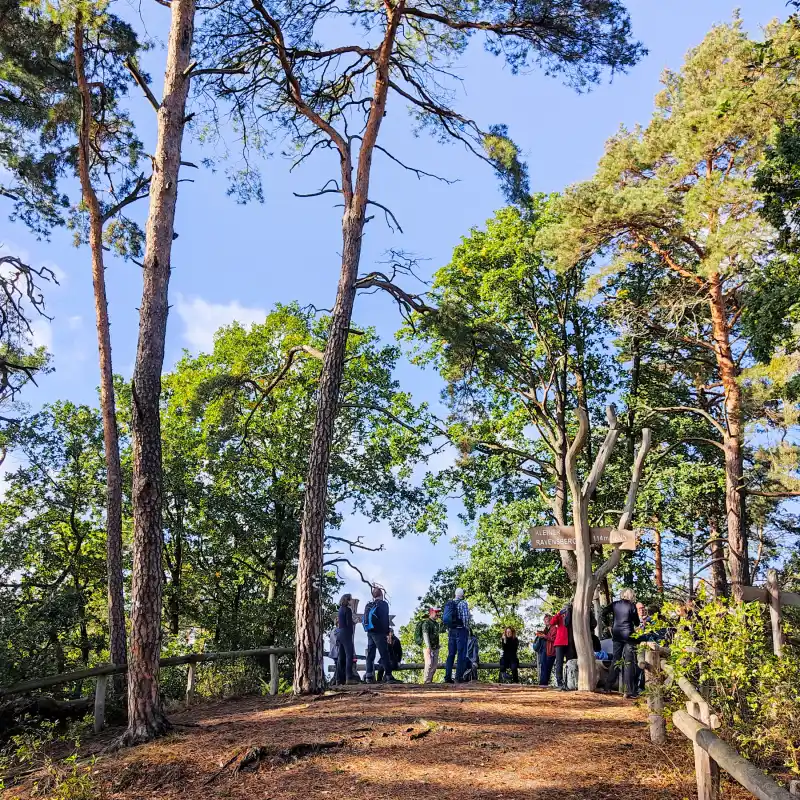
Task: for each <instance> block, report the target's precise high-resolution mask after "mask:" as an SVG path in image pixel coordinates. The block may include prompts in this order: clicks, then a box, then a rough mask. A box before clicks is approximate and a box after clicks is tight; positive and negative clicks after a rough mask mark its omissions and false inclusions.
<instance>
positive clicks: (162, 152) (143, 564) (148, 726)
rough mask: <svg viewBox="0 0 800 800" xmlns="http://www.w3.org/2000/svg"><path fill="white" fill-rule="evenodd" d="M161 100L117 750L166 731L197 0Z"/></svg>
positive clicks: (137, 397)
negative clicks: (168, 358)
mask: <svg viewBox="0 0 800 800" xmlns="http://www.w3.org/2000/svg"><path fill="white" fill-rule="evenodd" d="M170 7H171V12H172V20H171V23H170V31H169V42H168V45H167V67H166V75H165V80H164V99H163V101H162V103H161V106H160V108H159V111H158V138H157V142H156V149H155V154H154V157H153V178H152V181H151V183H150V212H149V215H148V218H147V226H146V229H145V255H144V269H143V274H144V287H143V291H142V302H141V307H140V312H139V342H138V347H137V351H136V364H135V367H134V372H133V385H132V394H133V402H132V411H133V415H132V416H133V424H132V430H133V585H132V592H131V604H132V607H131V658H130V667H129V670H128V730H127V731H126V733H125V735H124V736H123V739H122V742H123V744H128V745H130V744H136V743H138V742H145V741H148V740H150V739H152V738H154V737H156V736H159V735H160V734H163V733H164V732H165V731H166V730H167V729H168V727H169V723H168V722H167V719H166V717H165V716H164V712H163V710H162V707H161V698H160V696H159V689H158V659H159V655H160V649H161V610H162V592H163V565H162V561H161V559H162V551H163V532H162V505H161V504H162V489H163V473H162V462H161V423H160V417H159V401H160V398H161V370H162V367H163V364H164V345H165V339H166V333H167V313H168V309H169V306H168V299H167V295H168V287H169V277H170V256H171V253H172V240H173V233H174V229H175V225H174V223H175V205H176V202H177V197H178V173H179V170H180V161H181V145H182V142H183V128H184V124H185V117H186V98H187V95H188V90H189V77H188V75H187V70H188V67H189V59H190V55H191V48H192V38H193V34H194V15H195V0H172V2H171V3H170Z"/></svg>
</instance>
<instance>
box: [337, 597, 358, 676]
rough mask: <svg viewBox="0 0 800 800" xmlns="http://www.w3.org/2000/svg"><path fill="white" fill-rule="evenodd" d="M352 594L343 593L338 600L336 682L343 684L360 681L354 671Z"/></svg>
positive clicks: (354, 625) (354, 626)
mask: <svg viewBox="0 0 800 800" xmlns="http://www.w3.org/2000/svg"><path fill="white" fill-rule="evenodd" d="M351 599H352V595H350V594H343V595H342V599H341V600H339V615H338V619H337V623H336V631H337V639H338V642H339V655H338V658H337V659H336V682H337V683H338V684H339V685H340V686H343V685H344V684H345V683H349V684H355V683H361V679H360V678H359V677H358V674H357V673H356V671H355V667H354V666H353V662H354V661H355V647H354V646H353V637H354V636H355V632H356V624H355V622H354V621H353V609H352V608H351V607H350V601H351Z"/></svg>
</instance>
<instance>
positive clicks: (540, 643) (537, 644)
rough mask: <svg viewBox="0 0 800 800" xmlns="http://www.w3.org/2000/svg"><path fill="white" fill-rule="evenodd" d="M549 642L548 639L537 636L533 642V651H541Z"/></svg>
mask: <svg viewBox="0 0 800 800" xmlns="http://www.w3.org/2000/svg"><path fill="white" fill-rule="evenodd" d="M546 644H547V640H546V639H542V638H541V636H537V637H536V639H534V642H533V652H534V653H541V652H542V650H544V648H545V645H546Z"/></svg>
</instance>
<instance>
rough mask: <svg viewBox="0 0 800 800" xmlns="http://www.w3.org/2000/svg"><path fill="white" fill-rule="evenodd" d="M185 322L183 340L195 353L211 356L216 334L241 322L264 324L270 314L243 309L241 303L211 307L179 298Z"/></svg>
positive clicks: (180, 296)
mask: <svg viewBox="0 0 800 800" xmlns="http://www.w3.org/2000/svg"><path fill="white" fill-rule="evenodd" d="M175 308H176V310H177V312H178V316H179V317H180V318H181V319H182V320H183V325H184V329H183V338H184V340H185V341H186V343H187V344H188V345H189V347H190V349H192V350H194V351H199V350H201V351H205V352H209V351H210V350H211V349H212V348H213V346H214V334H215V333H216V332H217V330H219V328H221V327H222V326H223V325H230V324H231V323H232V322H234V321H235V322H241V323H242V325H252V324H253V323H254V322H262V321H263V320H264V317H266V315H267V312H266V311H265V310H264V309H263V308H251V307H247V306H243V305H242V304H241V303H239V301H238V300H232V301H231V302H230V303H209V302H208V301H207V300H204V299H203V298H202V297H192V298H186V297H184V296H183V295H182V294H179V295H178V302H177V304H176V306H175Z"/></svg>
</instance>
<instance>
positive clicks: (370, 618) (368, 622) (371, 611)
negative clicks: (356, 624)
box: [364, 602, 378, 633]
mask: <svg viewBox="0 0 800 800" xmlns="http://www.w3.org/2000/svg"><path fill="white" fill-rule="evenodd" d="M377 613H378V604H377V603H374V602H373V603H367V607H366V608H365V609H364V630H365V631H366V632H367V633H369V632H370V631H374V630H375V623H376V622H377Z"/></svg>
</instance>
